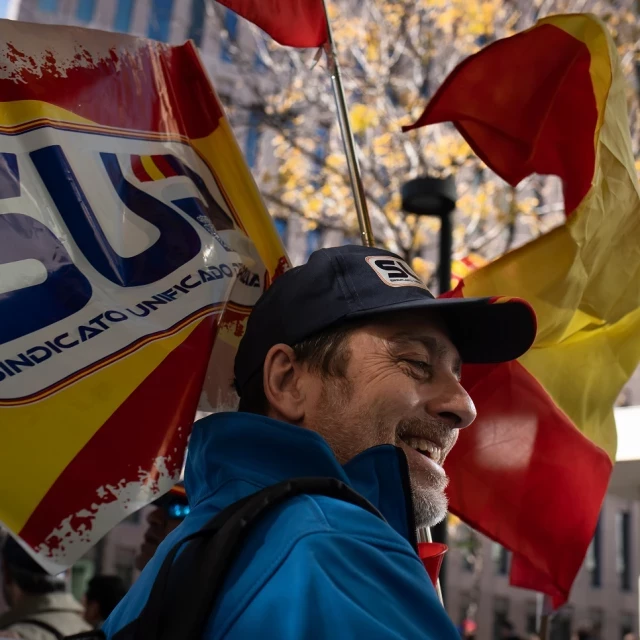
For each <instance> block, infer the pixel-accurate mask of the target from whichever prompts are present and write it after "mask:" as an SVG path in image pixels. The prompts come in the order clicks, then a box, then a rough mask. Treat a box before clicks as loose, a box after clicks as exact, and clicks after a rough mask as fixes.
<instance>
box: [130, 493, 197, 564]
mask: <svg viewBox="0 0 640 640" xmlns="http://www.w3.org/2000/svg"><path fill="white" fill-rule="evenodd" d="M153 505H154V507H155V508H154V509H153V511H151V512H150V513H149V515H148V516H147V523H148V524H149V527H148V528H147V530H146V532H145V534H144V540H143V542H142V545H141V546H140V552H139V553H138V556H137V557H136V569H138V570H140V571H142V570H143V569H144V568H145V567H146V566H147V562H149V560H151V558H153V554H154V553H155V552H156V549H157V548H158V545H159V544H160V543H161V542H162V541H163V540H164V539H165V538H166V537H167V536H168V535H169V534H170V533H171V532H172V531H173V530H174V529H175V528H176V527H177V526H178V525H179V524H180V523H181V522H182V521H183V520H184V518H185V517H186V516H187V514H188V513H189V501H188V500H187V494H186V492H185V490H184V485H183V484H182V483H179V484H177V485H176V486H175V487H173V489H171V491H169V493H166V494H165V495H163V496H162V497H161V498H158V499H157V500H156V501H155V502H154V503H153Z"/></svg>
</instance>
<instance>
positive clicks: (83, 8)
mask: <svg viewBox="0 0 640 640" xmlns="http://www.w3.org/2000/svg"><path fill="white" fill-rule="evenodd" d="M95 10H96V0H78V4H77V5H76V20H78V22H82V23H83V24H89V23H90V22H91V21H92V20H93V14H94V12H95Z"/></svg>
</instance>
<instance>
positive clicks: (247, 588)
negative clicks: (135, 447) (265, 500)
mask: <svg viewBox="0 0 640 640" xmlns="http://www.w3.org/2000/svg"><path fill="white" fill-rule="evenodd" d="M300 476H330V477H334V478H338V479H340V480H342V482H345V483H346V484H348V485H350V486H351V487H353V488H354V489H355V490H356V491H358V492H359V493H360V494H361V495H363V496H364V497H365V498H367V499H368V500H369V501H370V502H371V503H373V504H374V505H375V506H376V507H377V508H378V509H379V510H380V511H381V512H382V514H383V515H384V517H385V519H386V521H387V522H386V523H385V522H384V521H382V520H380V519H379V518H378V517H376V516H375V515H373V514H371V513H369V512H367V511H365V510H364V509H361V508H359V507H356V506H354V505H351V504H349V503H346V502H342V501H339V500H336V499H333V498H328V497H325V496H299V497H296V498H292V499H291V500H289V501H287V502H285V503H284V504H283V505H281V506H279V507H276V508H275V509H274V510H273V511H272V512H270V513H269V514H268V515H267V516H266V517H265V518H264V520H262V521H260V523H259V524H257V526H256V527H255V529H254V530H253V531H252V532H251V533H250V534H249V536H248V539H247V541H246V544H245V546H244V548H243V550H242V552H241V553H240V556H239V558H238V559H237V560H236V561H235V563H234V564H233V566H232V568H231V571H230V573H229V574H228V576H227V579H226V583H225V589H224V592H223V594H222V596H221V597H220V599H219V600H218V602H217V605H216V606H215V608H214V610H213V611H212V613H211V617H210V619H209V623H208V625H207V630H206V632H205V634H204V638H206V639H207V640H209V639H211V640H213V639H214V638H215V639H218V638H225V639H226V640H236V639H237V640H246V639H247V638H256V637H262V638H278V639H279V640H289V639H291V640H294V639H296V640H298V639H305V640H309V639H314V638H319V639H320V638H322V639H324V638H331V639H332V640H334V639H339V640H342V639H345V640H346V639H347V638H349V639H351V638H353V639H354V640H355V639H356V638H358V639H362V638H367V640H375V639H378V638H380V639H387V638H397V639H407V638H420V639H421V640H429V639H436V638H437V639H438V640H447V639H451V640H453V639H454V638H455V639H456V640H457V639H458V638H459V635H458V633H457V631H456V629H455V627H454V626H453V624H452V623H451V621H450V620H449V618H448V616H447V614H446V613H445V611H444V609H443V608H442V605H441V604H440V602H439V601H438V598H437V596H436V593H435V590H434V588H433V585H432V584H431V582H430V580H429V577H428V575H427V573H426V571H425V569H424V567H423V565H422V563H421V561H420V559H419V558H418V556H417V554H416V552H415V550H414V548H413V547H412V544H411V542H410V541H411V540H412V539H413V537H414V536H413V534H412V527H413V524H412V523H413V517H412V516H410V515H409V513H408V508H409V509H410V498H409V497H408V493H407V492H405V488H406V487H407V486H408V484H407V483H408V476H407V472H406V462H405V459H404V454H403V453H402V452H401V451H400V450H398V449H396V448H395V447H392V446H381V447H375V448H373V449H369V450H367V451H365V452H363V453H362V454H360V455H359V456H357V457H356V458H354V459H353V460H351V461H350V462H349V463H348V464H346V465H344V466H340V464H339V463H338V461H337V460H336V458H335V456H334V455H333V452H332V451H331V449H330V448H329V446H328V445H327V443H326V442H325V440H324V439H323V438H321V437H320V436H319V435H318V434H316V433H314V432H312V431H309V430H307V429H303V428H300V427H295V426H292V425H289V424H285V423H282V422H277V421H275V420H271V419H269V418H265V417H262V416H257V415H252V414H246V413H226V414H216V415H212V416H209V417H207V418H204V419H203V420H200V421H199V422H198V423H197V424H196V425H195V426H194V429H193V434H192V436H191V440H190V443H189V455H188V458H187V467H186V474H185V485H186V490H187V495H188V496H189V500H190V503H191V507H192V508H191V513H190V514H189V515H188V516H187V517H186V518H185V520H184V522H183V523H182V524H181V525H180V526H179V527H178V528H177V529H176V530H175V531H173V532H172V533H171V534H170V535H169V536H167V538H166V539H165V541H164V542H163V543H162V544H161V545H160V547H159V548H158V550H157V552H156V554H155V555H154V557H153V558H152V560H151V561H150V562H149V564H148V565H147V567H146V568H145V570H144V571H143V572H142V575H141V576H140V578H139V579H138V581H137V582H136V583H135V584H134V586H133V587H132V589H131V591H130V592H129V594H128V595H127V596H126V597H125V599H124V600H123V601H122V602H121V603H120V605H118V607H117V608H116V610H115V611H114V612H113V613H112V615H111V616H110V617H109V619H108V620H107V622H106V624H105V626H104V631H105V633H106V635H107V637H108V638H111V637H112V636H113V634H114V633H116V632H117V631H118V630H119V629H121V628H122V627H123V626H125V625H126V624H128V623H129V622H130V621H132V620H133V619H134V618H136V617H137V616H138V615H139V614H140V612H141V611H142V608H143V607H144V605H145V603H146V600H147V598H148V595H149V591H150V589H151V586H152V584H153V581H154V579H155V576H156V574H157V572H158V569H159V568H160V565H161V564H162V562H163V560H164V558H165V556H166V554H167V552H168V551H169V550H170V549H171V547H172V546H173V545H174V544H175V543H176V542H177V541H178V540H180V539H182V538H183V537H185V536H187V535H189V534H191V533H193V532H194V531H196V530H198V529H200V528H201V527H203V526H204V525H205V523H206V522H207V521H209V520H210V519H211V518H212V517H213V516H214V515H215V514H216V513H217V512H218V511H220V510H221V509H224V508H225V507H226V506H228V505H230V504H232V503H233V502H235V501H237V500H240V499H241V498H244V497H245V496H247V495H249V494H251V493H254V492H256V491H258V490H260V489H262V488H264V487H266V486H269V485H272V484H275V483H277V482H280V481H282V480H286V479H289V478H295V477H300Z"/></svg>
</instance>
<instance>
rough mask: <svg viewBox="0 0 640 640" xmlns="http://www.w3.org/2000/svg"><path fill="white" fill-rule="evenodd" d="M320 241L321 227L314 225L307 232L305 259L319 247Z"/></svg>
mask: <svg viewBox="0 0 640 640" xmlns="http://www.w3.org/2000/svg"><path fill="white" fill-rule="evenodd" d="M321 241H322V229H321V228H320V227H316V228H315V229H311V230H310V231H308V232H307V256H306V259H307V260H308V259H309V256H310V255H311V254H312V253H313V252H314V251H317V250H318V249H320V245H321Z"/></svg>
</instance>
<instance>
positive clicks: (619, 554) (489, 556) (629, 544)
mask: <svg viewBox="0 0 640 640" xmlns="http://www.w3.org/2000/svg"><path fill="white" fill-rule="evenodd" d="M462 526H463V528H464V525H462ZM464 534H465V532H464V530H463V531H461V532H452V533H451V535H450V547H451V548H450V550H449V553H448V559H447V561H448V565H447V586H446V593H445V600H446V606H447V610H448V612H449V615H450V616H451V618H452V619H453V621H454V622H455V623H456V624H459V623H461V622H462V620H463V619H465V618H466V617H467V615H468V610H469V605H470V603H471V600H472V598H473V594H474V593H479V599H478V601H477V602H476V604H477V615H476V618H475V620H476V622H477V625H478V630H477V634H476V640H493V639H494V638H496V639H497V638H499V635H498V626H499V622H500V621H501V620H505V619H506V620H509V621H510V622H511V623H512V624H514V626H515V628H516V630H517V632H518V634H519V635H520V636H521V637H527V635H528V634H533V633H535V631H536V604H537V603H536V594H535V593H534V592H531V591H527V590H525V589H518V588H515V587H510V586H509V569H510V560H511V558H510V553H509V552H508V551H507V550H506V549H504V548H503V547H501V546H500V545H499V544H496V543H494V542H492V541H490V540H488V539H487V538H484V536H480V535H478V534H476V535H478V537H479V539H480V549H479V551H478V555H481V565H482V569H481V570H480V571H476V572H475V573H474V563H472V562H469V560H468V555H467V553H466V552H465V545H464V540H465V535H464ZM639 534H640V502H638V501H634V500H625V499H623V498H619V497H617V496H614V495H611V494H609V495H607V497H606V500H605V503H604V505H603V508H602V512H601V515H600V520H599V523H598V527H597V530H596V534H595V536H594V539H593V541H592V543H591V546H590V548H589V552H588V554H587V557H586V559H585V562H584V565H583V567H582V569H581V570H580V573H579V574H578V577H577V579H576V581H575V584H574V587H573V590H572V593H571V599H570V601H569V603H568V604H567V605H566V606H565V607H563V608H562V609H561V610H560V611H559V612H558V613H557V614H556V616H555V617H554V620H553V623H552V628H551V640H568V639H569V638H570V637H571V634H572V633H574V632H575V631H576V630H577V629H578V628H579V627H581V626H585V625H589V626H591V627H592V628H594V636H593V637H594V640H621V639H622V638H623V637H624V635H625V634H627V633H636V634H637V633H638V615H639V614H638V598H639V594H638V576H639V574H640V565H639V562H640V535H639Z"/></svg>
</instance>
